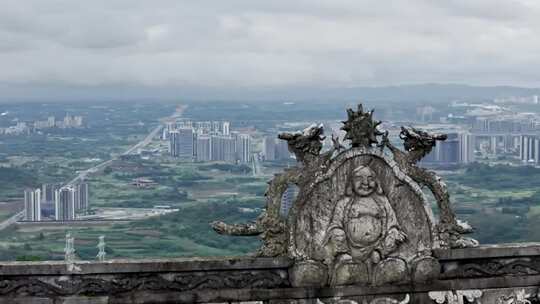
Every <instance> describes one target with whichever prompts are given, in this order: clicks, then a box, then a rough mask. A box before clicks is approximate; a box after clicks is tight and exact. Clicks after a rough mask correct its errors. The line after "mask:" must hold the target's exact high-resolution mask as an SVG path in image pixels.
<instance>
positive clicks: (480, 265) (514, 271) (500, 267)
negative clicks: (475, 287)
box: [441, 257, 540, 279]
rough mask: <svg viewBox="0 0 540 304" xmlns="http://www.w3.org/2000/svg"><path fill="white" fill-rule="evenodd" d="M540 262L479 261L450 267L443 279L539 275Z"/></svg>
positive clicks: (518, 260) (516, 260)
mask: <svg viewBox="0 0 540 304" xmlns="http://www.w3.org/2000/svg"><path fill="white" fill-rule="evenodd" d="M538 274H540V260H539V259H537V258H534V257H532V258H525V259H523V258H522V259H499V260H486V261H484V260H479V261H476V262H475V263H466V264H459V263H455V264H453V265H448V266H447V267H446V269H444V270H443V272H442V274H441V278H443V279H452V278H478V277H494V276H501V275H538Z"/></svg>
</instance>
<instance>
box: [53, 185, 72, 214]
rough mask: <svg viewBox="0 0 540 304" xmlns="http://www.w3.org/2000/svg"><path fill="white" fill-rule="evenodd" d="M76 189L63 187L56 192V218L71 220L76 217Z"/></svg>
mask: <svg viewBox="0 0 540 304" xmlns="http://www.w3.org/2000/svg"><path fill="white" fill-rule="evenodd" d="M75 192H76V191H75V189H74V188H73V187H62V188H60V189H58V190H56V192H55V197H54V207H55V208H54V209H55V217H54V218H55V220H57V221H70V220H74V219H75Z"/></svg>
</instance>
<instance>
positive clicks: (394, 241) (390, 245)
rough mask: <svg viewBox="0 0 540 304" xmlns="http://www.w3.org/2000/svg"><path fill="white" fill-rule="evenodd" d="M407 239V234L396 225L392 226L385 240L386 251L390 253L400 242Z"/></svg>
mask: <svg viewBox="0 0 540 304" xmlns="http://www.w3.org/2000/svg"><path fill="white" fill-rule="evenodd" d="M406 239H407V235H406V234H405V233H404V232H403V231H401V230H399V229H398V228H396V227H392V228H390V230H389V231H388V235H387V236H386V239H385V240H384V247H385V248H386V250H385V251H386V252H387V253H390V252H392V251H394V250H395V249H396V248H397V246H398V245H399V244H402V243H404V242H405V240H406Z"/></svg>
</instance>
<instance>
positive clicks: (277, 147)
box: [262, 136, 291, 161]
mask: <svg viewBox="0 0 540 304" xmlns="http://www.w3.org/2000/svg"><path fill="white" fill-rule="evenodd" d="M262 155H263V158H264V160H266V161H274V160H286V159H289V158H291V153H290V152H289V148H288V147H287V142H286V141H284V140H281V139H278V138H277V137H274V136H265V137H264V138H263V150H262Z"/></svg>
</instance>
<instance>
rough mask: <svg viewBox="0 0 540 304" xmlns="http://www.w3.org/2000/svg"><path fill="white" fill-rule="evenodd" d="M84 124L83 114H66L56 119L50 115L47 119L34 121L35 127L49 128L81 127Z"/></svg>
mask: <svg viewBox="0 0 540 304" xmlns="http://www.w3.org/2000/svg"><path fill="white" fill-rule="evenodd" d="M82 126H83V117H82V116H73V115H69V114H68V115H66V116H65V117H64V119H62V120H56V118H55V117H54V116H49V117H48V118H47V120H38V121H34V128H35V129H49V128H60V129H68V128H80V127H82Z"/></svg>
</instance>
